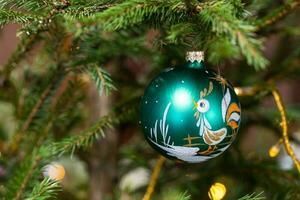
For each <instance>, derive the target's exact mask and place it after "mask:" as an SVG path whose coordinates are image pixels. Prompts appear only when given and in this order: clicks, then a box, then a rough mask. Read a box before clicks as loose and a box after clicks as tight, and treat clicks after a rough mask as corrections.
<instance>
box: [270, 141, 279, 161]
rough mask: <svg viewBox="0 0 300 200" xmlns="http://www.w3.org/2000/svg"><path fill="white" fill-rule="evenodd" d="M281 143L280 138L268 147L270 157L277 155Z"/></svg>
mask: <svg viewBox="0 0 300 200" xmlns="http://www.w3.org/2000/svg"><path fill="white" fill-rule="evenodd" d="M281 143H282V139H280V140H279V141H278V142H277V143H276V144H274V145H273V146H272V147H271V148H270V149H269V156H270V157H271V158H275V157H276V156H278V154H279V152H280V144H281Z"/></svg>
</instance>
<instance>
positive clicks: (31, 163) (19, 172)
mask: <svg viewBox="0 0 300 200" xmlns="http://www.w3.org/2000/svg"><path fill="white" fill-rule="evenodd" d="M41 159H42V157H41V156H39V155H38V151H37V150H34V151H33V153H32V154H31V155H29V156H28V157H27V158H26V159H25V160H24V161H23V163H22V164H21V165H20V167H18V168H17V169H16V173H14V176H13V178H12V179H11V180H10V181H9V182H8V184H7V187H6V189H7V195H6V199H11V200H19V199H21V198H22V195H23V193H24V191H25V189H26V186H27V184H28V182H29V181H30V179H31V177H32V175H33V174H34V171H35V169H36V167H37V166H38V164H39V162H40V161H41Z"/></svg>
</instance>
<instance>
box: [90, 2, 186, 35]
mask: <svg viewBox="0 0 300 200" xmlns="http://www.w3.org/2000/svg"><path fill="white" fill-rule="evenodd" d="M186 16H187V12H186V6H185V4H184V2H182V1H179V0H175V1H170V0H168V1H165V0H150V1H143V0H130V1H125V2H123V3H121V4H118V5H116V6H113V7H111V8H109V9H108V10H106V11H104V12H102V13H99V14H96V15H94V16H92V17H91V19H90V21H94V20H99V21H101V22H102V23H103V27H104V28H105V29H106V30H117V29H121V28H126V27H129V26H134V25H136V24H139V23H141V22H142V21H144V20H147V19H150V18H151V21H152V22H153V21H154V22H156V23H157V24H158V23H159V22H164V23H168V22H175V21H176V22H179V21H180V19H182V18H184V17H186Z"/></svg>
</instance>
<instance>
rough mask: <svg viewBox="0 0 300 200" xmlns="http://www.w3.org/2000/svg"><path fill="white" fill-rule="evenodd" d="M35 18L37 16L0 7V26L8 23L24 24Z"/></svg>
mask: <svg viewBox="0 0 300 200" xmlns="http://www.w3.org/2000/svg"><path fill="white" fill-rule="evenodd" d="M35 18H37V16H33V15H29V14H24V13H21V12H18V11H13V10H6V9H0V27H1V26H3V25H5V24H8V23H20V24H25V23H28V22H30V21H32V20H34V19H35Z"/></svg>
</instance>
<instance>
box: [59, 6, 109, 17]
mask: <svg viewBox="0 0 300 200" xmlns="http://www.w3.org/2000/svg"><path fill="white" fill-rule="evenodd" d="M113 6H114V4H100V5H88V6H86V5H72V6H69V7H68V8H67V9H66V10H65V14H66V15H67V16H69V17H71V18H84V17H89V16H92V15H93V14H95V13H98V12H101V11H104V10H106V9H108V8H110V7H113Z"/></svg>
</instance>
